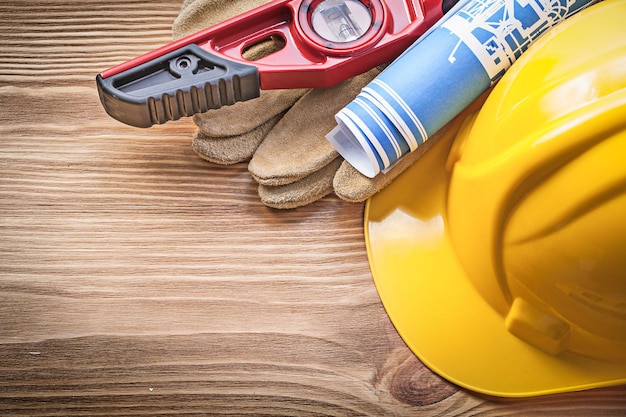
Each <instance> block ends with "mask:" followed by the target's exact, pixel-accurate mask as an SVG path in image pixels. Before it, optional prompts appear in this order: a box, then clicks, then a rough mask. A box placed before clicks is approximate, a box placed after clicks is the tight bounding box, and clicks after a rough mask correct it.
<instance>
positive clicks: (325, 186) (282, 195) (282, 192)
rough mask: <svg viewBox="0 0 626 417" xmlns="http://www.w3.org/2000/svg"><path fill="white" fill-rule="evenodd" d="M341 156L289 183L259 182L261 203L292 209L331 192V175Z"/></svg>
mask: <svg viewBox="0 0 626 417" xmlns="http://www.w3.org/2000/svg"><path fill="white" fill-rule="evenodd" d="M342 161H343V159H342V158H340V157H339V158H335V160H334V161H331V162H330V163H329V164H327V165H326V166H325V167H323V168H322V169H320V170H318V171H315V172H314V173H312V174H310V175H308V176H306V177H304V178H301V179H300V180H298V181H295V182H292V183H290V184H285V185H279V186H268V185H263V184H259V190H258V192H259V197H260V198H261V201H262V202H263V204H265V205H266V206H268V207H272V208H277V209H293V208H296V207H302V206H305V205H307V204H310V203H313V202H314V201H317V200H319V199H321V198H323V197H325V196H327V195H328V194H331V193H332V192H333V177H334V175H335V172H336V171H337V169H338V168H339V166H340V165H341V162H342Z"/></svg>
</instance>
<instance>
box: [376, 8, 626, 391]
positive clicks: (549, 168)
mask: <svg viewBox="0 0 626 417" xmlns="http://www.w3.org/2000/svg"><path fill="white" fill-rule="evenodd" d="M625 16H626V2H624V1H622V0H605V1H604V2H600V3H598V4H596V5H593V6H591V7H589V8H588V9H585V10H583V11H581V12H580V13H578V14H577V15H575V16H573V17H571V18H570V19H568V20H567V21H565V22H563V23H561V24H559V25H558V26H556V27H555V28H553V29H551V30H550V31H549V32H548V33H547V34H546V35H544V36H543V37H542V38H541V39H539V40H538V41H537V42H536V43H535V44H534V45H532V46H531V47H530V48H529V49H528V51H527V52H526V53H525V54H524V55H523V56H522V57H521V58H520V59H519V60H518V61H517V62H516V63H514V64H513V65H512V67H511V68H510V69H509V71H508V72H507V73H506V74H505V75H504V76H503V78H502V79H501V81H500V82H499V83H498V84H497V85H496V86H495V87H494V89H493V91H492V92H491V93H490V94H489V96H488V98H487V99H486V101H485V103H484V105H482V107H481V108H480V110H479V111H478V112H477V113H476V114H474V115H471V116H468V117H467V119H466V120H465V121H464V122H463V123H462V124H461V122H460V121H457V123H458V125H459V127H458V132H456V135H455V132H449V133H448V134H447V137H446V140H442V141H440V142H439V143H438V144H437V145H436V146H435V147H433V149H431V151H430V152H428V153H427V154H426V155H424V157H422V159H420V160H419V161H418V162H417V163H415V164H414V166H413V167H411V168H410V169H409V170H408V171H407V172H405V173H404V174H403V175H402V176H400V177H399V178H398V179H397V180H396V181H395V182H394V183H393V184H392V185H391V186H390V187H388V188H387V189H385V190H383V191H382V192H381V193H379V194H377V195H376V196H374V197H373V198H372V199H370V200H369V202H368V205H367V208H366V215H365V220H366V240H367V249H368V256H369V261H370V265H371V268H372V273H373V275H374V280H375V283H376V286H377V289H378V291H379V294H380V297H381V300H382V302H383V304H384V306H385V308H386V310H387V312H388V314H389V316H390V318H391V320H392V321H393V323H394V325H395V326H396V328H397V330H398V332H399V333H400V335H401V336H402V337H403V338H404V340H405V341H406V342H407V344H408V346H409V347H410V348H411V349H412V350H413V351H414V352H415V353H416V355H417V356H418V357H419V358H420V359H421V360H422V361H423V362H424V363H425V364H426V365H427V366H429V367H430V368H431V369H433V370H434V371H436V372H437V373H439V374H440V375H442V376H443V377H445V378H447V379H449V380H450V381H452V382H454V383H456V384H458V385H460V386H463V387H466V388H468V389H471V390H475V391H478V392H482V393H486V394H490V395H499V396H512V397H521V396H532V395H541V394H549V393H555V392H564V391H573V390H580V389H586V388H593V387H601V386H609V385H615V384H623V383H626V221H624V216H625V215H626V164H625V163H624V156H626V26H624V24H623V21H624V17H625Z"/></svg>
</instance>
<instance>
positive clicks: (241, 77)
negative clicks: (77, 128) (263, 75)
mask: <svg viewBox="0 0 626 417" xmlns="http://www.w3.org/2000/svg"><path fill="white" fill-rule="evenodd" d="M96 84H97V86H98V94H99V95H100V101H101V102H102V106H103V107H104V109H105V110H106V112H107V113H108V114H109V115H111V117H113V118H115V119H117V120H119V121H121V122H123V123H126V124H129V125H131V126H136V127H150V126H152V125H154V124H162V123H165V122H167V121H168V120H177V119H180V118H181V117H185V116H192V115H194V114H196V113H203V112H205V111H207V110H210V109H218V108H220V107H222V106H224V105H230V104H234V103H236V102H238V101H245V100H249V99H252V98H255V97H258V96H259V94H260V92H261V87H260V80H259V72H258V70H257V68H256V67H255V66H254V65H248V64H242V63H239V62H235V61H230V60H228V59H225V58H222V57H220V56H217V55H213V54H211V53H209V52H208V51H205V50H204V49H202V48H200V47H199V46H197V45H195V44H190V45H186V46H184V47H182V48H180V49H177V50H176V51H174V52H170V53H168V54H165V55H162V56H160V57H158V58H155V59H153V60H151V61H148V62H146V63H143V64H141V65H138V66H136V67H134V68H131V69H128V70H126V71H123V72H121V73H118V74H115V75H111V76H109V77H107V78H103V77H102V75H101V74H99V75H98V76H97V77H96Z"/></svg>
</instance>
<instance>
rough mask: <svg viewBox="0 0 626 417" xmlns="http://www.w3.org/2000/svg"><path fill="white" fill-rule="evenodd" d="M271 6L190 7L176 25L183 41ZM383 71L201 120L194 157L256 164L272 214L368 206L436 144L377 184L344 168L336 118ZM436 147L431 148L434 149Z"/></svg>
mask: <svg viewBox="0 0 626 417" xmlns="http://www.w3.org/2000/svg"><path fill="white" fill-rule="evenodd" d="M267 2H268V0H230V1H229V0H185V1H184V2H183V4H182V7H181V12H180V14H179V16H178V17H177V19H176V20H175V22H174V25H173V36H174V38H175V39H178V38H181V37H183V36H186V35H189V34H191V33H194V32H197V31H199V30H201V29H204V28H206V27H209V26H212V25H214V24H216V23H219V22H221V21H223V20H225V19H227V18H230V17H233V16H236V15H238V14H240V13H243V12H244V11H246V10H249V9H252V8H254V7H258V6H260V5H262V4H264V3H267ZM276 48H279V46H277V45H276V44H274V43H273V42H271V41H268V42H266V43H262V44H260V45H255V47H254V48H253V50H250V51H247V52H246V54H247V55H246V56H245V57H246V58H247V59H251V60H254V57H255V56H256V54H260V56H264V55H267V54H268V53H271V52H272V51H273V50H274V51H275V50H276ZM379 72H380V70H379V69H372V70H370V71H368V72H366V73H365V74H362V75H359V76H356V77H353V78H352V79H349V80H346V81H344V82H342V83H340V84H338V85H335V86H333V87H329V88H319V89H292V90H272V91H262V92H261V96H260V97H259V98H256V99H253V100H249V101H245V102H240V103H236V104H234V105H232V106H225V107H222V108H220V109H216V110H209V111H208V112H206V113H203V114H198V115H195V116H194V119H193V120H194V122H195V124H196V125H197V129H196V132H195V133H194V136H193V143H192V146H193V149H194V151H195V152H196V153H197V154H198V155H199V156H200V157H201V158H203V159H205V160H207V161H210V162H213V163H217V164H223V165H228V164H235V163H239V162H244V161H249V164H248V170H249V171H250V173H251V175H252V178H254V179H255V180H256V181H257V182H258V183H259V187H258V192H259V196H260V198H261V201H262V202H263V203H264V204H265V205H266V206H268V207H273V208H280V209H288V208H295V207H300V206H304V205H306V204H309V203H312V202H314V201H317V200H319V199H321V198H323V197H324V196H326V195H328V194H331V193H333V192H334V193H335V194H336V195H337V196H338V197H339V198H341V199H343V200H346V201H350V202H361V201H364V200H366V199H367V198H369V197H370V196H371V195H373V194H375V193H376V192H378V191H380V190H381V189H382V188H384V187H385V186H386V185H387V184H389V183H390V182H391V180H393V179H394V178H395V177H397V176H398V175H399V174H400V173H401V172H402V171H404V170H405V169H406V168H407V167H408V166H410V165H411V164H412V163H413V161H415V160H416V159H417V158H418V157H419V156H420V155H421V154H422V153H423V150H425V149H426V148H428V147H429V146H430V145H431V144H432V143H431V142H434V140H429V141H427V142H426V143H425V144H424V145H423V146H422V147H421V148H424V149H423V150H418V151H416V152H413V153H412V154H410V155H408V156H406V157H405V158H403V159H402V160H401V161H400V162H399V163H398V164H397V165H396V166H394V167H393V168H392V169H391V170H390V171H389V172H387V173H386V174H379V175H377V176H376V177H375V178H373V179H370V178H367V177H365V176H364V175H362V174H360V173H359V172H358V171H357V170H356V169H354V168H353V167H352V166H351V165H350V164H348V163H347V162H346V161H344V160H343V158H342V157H341V156H339V154H338V153H337V152H336V151H335V150H334V148H333V147H332V145H330V143H329V142H328V141H327V140H326V138H325V135H326V134H327V133H328V132H330V131H331V130H332V129H333V127H334V126H335V125H336V123H335V117H334V116H335V114H336V113H337V112H338V111H339V110H341V109H342V108H343V107H344V106H346V105H347V104H348V103H350V101H352V100H353V99H354V98H355V97H356V96H357V94H358V93H359V92H360V90H361V89H362V88H363V87H365V86H366V85H367V84H368V83H369V82H370V81H371V80H372V79H373V78H374V77H376V75H378V74H379ZM427 144H428V145H427Z"/></svg>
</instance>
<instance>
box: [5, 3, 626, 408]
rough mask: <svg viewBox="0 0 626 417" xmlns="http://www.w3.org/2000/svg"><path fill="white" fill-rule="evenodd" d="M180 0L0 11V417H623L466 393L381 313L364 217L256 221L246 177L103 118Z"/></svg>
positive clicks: (585, 400) (183, 136) (607, 398)
mask: <svg viewBox="0 0 626 417" xmlns="http://www.w3.org/2000/svg"><path fill="white" fill-rule="evenodd" d="M179 7H180V5H179V3H178V2H177V1H164V0H155V1H150V2H140V1H137V0H123V1H122V0H98V1H95V0H81V1H78V0H75V1H72V0H39V1H6V0H3V1H0V39H1V43H0V141H1V142H0V415H7V416H21V415H32V416H34V415H50V416H57V415H58V416H61V415H62V416H74V415H106V416H114V415H150V416H153V415H207V414H234V415H242V414H247V413H249V414H251V415H264V414H267V415H296V416H305V415H338V416H344V415H375V416H388V415H397V416H413V415H424V416H434V415H453V416H469V415H472V416H474V415H498V416H501V415H581V416H583V415H594V416H599V415H614V416H618V415H624V414H625V413H626V400H625V398H626V388H624V387H613V388H606V389H598V390H591V391H586V392H580V393H570V394H563V395H554V396H547V397H541V398H534V399H523V400H503V399H496V398H487V397H484V396H480V395H476V394H472V393H470V392H467V391H465V390H462V389H459V388H457V387H455V386H454V385H452V384H449V383H447V382H445V381H443V380H441V379H440V378H439V377H437V376H436V375H435V374H433V373H432V372H430V371H429V370H428V369H427V368H425V367H424V366H423V365H422V364H421V363H420V362H419V361H418V360H417V359H416V358H415V357H414V356H413V355H412V353H411V352H410V351H409V350H408V349H407V347H406V346H405V345H404V344H403V342H402V340H401V339H400V338H399V336H398V334H397V333H396V332H395V330H394V328H393V326H392V324H391V323H390V321H389V319H388V317H387V316H386V314H385V311H384V309H383V307H382V305H381V304H380V301H379V299H378V296H377V293H376V290H375V287H374V284H373V281H372V278H371V274H370V271H369V267H368V263H367V257H366V254H365V245H364V240H363V205H362V204H356V205H354V204H348V203H344V202H341V201H339V200H338V199H336V198H334V197H328V198H325V199H323V200H322V201H320V202H317V203H315V204H312V205H310V206H308V207H305V208H302V209H298V210H292V211H276V210H271V209H268V208H266V207H264V206H263V205H262V204H261V203H260V202H259V199H258V197H257V195H256V187H255V183H254V182H253V180H251V178H250V176H249V174H248V172H247V169H246V166H245V164H238V165H235V166H231V167H219V166H215V165H211V164H209V163H206V162H203V161H202V160H200V159H199V158H198V157H197V156H196V155H195V154H194V153H193V151H192V150H191V146H190V142H191V140H190V138H191V134H192V132H193V130H194V127H193V124H192V122H191V120H189V119H187V120H182V121H178V122H175V123H169V124H167V125H164V126H158V127H154V128H151V129H147V130H141V129H135V128H131V127H127V126H125V125H122V124H120V123H118V122H116V121H114V120H112V119H111V118H109V117H108V116H107V115H106V114H105V113H104V111H103V110H102V108H101V106H100V104H99V102H98V97H97V93H96V90H95V85H94V77H95V75H96V74H97V73H98V72H100V71H102V70H104V69H106V68H108V67H110V66H112V65H114V64H117V63H119V62H122V61H124V60H126V59H129V58H131V57H134V56H136V55H139V54H140V53H143V52H146V51H148V50H150V49H153V48H155V47H157V46H160V45H162V44H164V43H166V42H168V41H169V40H170V37H171V25H172V22H173V20H174V18H175V17H176V15H177V13H178V10H179Z"/></svg>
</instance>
